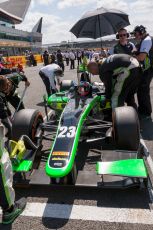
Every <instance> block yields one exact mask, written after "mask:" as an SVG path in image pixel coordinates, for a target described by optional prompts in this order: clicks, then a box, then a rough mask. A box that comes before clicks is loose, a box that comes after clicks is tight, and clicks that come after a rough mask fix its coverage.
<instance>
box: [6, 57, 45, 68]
mask: <svg viewBox="0 0 153 230" xmlns="http://www.w3.org/2000/svg"><path fill="white" fill-rule="evenodd" d="M34 57H35V60H36V61H37V63H42V62H43V59H42V56H41V55H39V54H36V55H34ZM4 59H5V61H6V62H7V63H8V67H9V68H11V67H14V66H17V65H18V64H21V65H23V66H26V65H28V60H27V57H26V56H9V57H5V58H4Z"/></svg>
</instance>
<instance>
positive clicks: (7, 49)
mask: <svg viewBox="0 0 153 230" xmlns="http://www.w3.org/2000/svg"><path fill="white" fill-rule="evenodd" d="M30 2H31V0H4V1H3V2H2V3H0V53H3V55H4V56H7V55H9V56H10V55H21V54H24V53H25V51H26V50H31V51H32V52H33V53H41V47H42V33H41V29H42V18H40V19H39V21H38V22H37V24H36V25H35V26H34V28H33V29H32V31H31V32H27V31H22V30H18V29H15V25H16V24H19V23H21V22H22V21H23V20H24V17H25V15H26V13H27V10H28V8H29V5H30Z"/></svg>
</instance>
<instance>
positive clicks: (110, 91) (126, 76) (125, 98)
mask: <svg viewBox="0 0 153 230" xmlns="http://www.w3.org/2000/svg"><path fill="white" fill-rule="evenodd" d="M88 70H89V72H90V73H92V74H94V75H95V74H99V76H100V79H101V81H102V82H103V83H104V85H105V95H106V102H111V107H112V109H114V108H116V107H119V106H124V103H125V102H126V103H127V105H129V106H133V107H134V108H135V109H137V105H136V103H135V99H134V94H135V93H136V90H137V87H138V84H139V81H140V77H141V68H140V65H139V62H138V61H137V59H136V58H134V57H132V56H130V55H128V54H114V55H110V56H109V57H107V58H106V59H105V61H104V62H103V63H102V64H101V65H98V64H97V63H95V62H90V63H89V64H88Z"/></svg>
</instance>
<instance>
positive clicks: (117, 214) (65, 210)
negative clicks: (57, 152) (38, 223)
mask: <svg viewBox="0 0 153 230" xmlns="http://www.w3.org/2000/svg"><path fill="white" fill-rule="evenodd" d="M21 215H22V216H25V217H39V218H45V217H46V218H59V219H68V220H69V219H70V220H71V219H72V220H84V221H100V222H114V223H129V224H136V223H139V224H149V225H153V211H150V210H148V209H128V208H127V209H126V208H121V209H119V208H103V207H96V206H83V205H61V204H51V203H50V204H46V203H27V206H26V209H25V211H24V212H23V213H22V214H21Z"/></svg>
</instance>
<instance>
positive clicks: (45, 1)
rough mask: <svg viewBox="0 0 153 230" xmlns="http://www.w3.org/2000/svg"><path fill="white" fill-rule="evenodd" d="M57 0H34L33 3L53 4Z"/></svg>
mask: <svg viewBox="0 0 153 230" xmlns="http://www.w3.org/2000/svg"><path fill="white" fill-rule="evenodd" d="M54 1H55V0H33V1H32V4H34V5H36V4H39V5H51V4H52V3H53V2H54Z"/></svg>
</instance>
